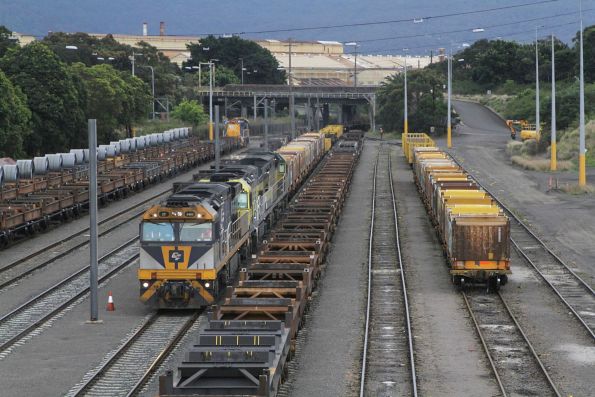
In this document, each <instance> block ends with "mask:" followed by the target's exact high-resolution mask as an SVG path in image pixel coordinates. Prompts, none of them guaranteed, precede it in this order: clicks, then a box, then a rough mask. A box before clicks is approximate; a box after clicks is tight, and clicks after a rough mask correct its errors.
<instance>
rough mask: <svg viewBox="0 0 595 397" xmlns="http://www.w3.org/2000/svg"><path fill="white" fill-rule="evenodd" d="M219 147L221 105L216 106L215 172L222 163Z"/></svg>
mask: <svg viewBox="0 0 595 397" xmlns="http://www.w3.org/2000/svg"><path fill="white" fill-rule="evenodd" d="M220 152H221V150H220V147H219V105H217V106H215V172H219V167H220V164H221V159H220V156H221V153H220Z"/></svg>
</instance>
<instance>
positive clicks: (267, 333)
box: [159, 141, 361, 397]
mask: <svg viewBox="0 0 595 397" xmlns="http://www.w3.org/2000/svg"><path fill="white" fill-rule="evenodd" d="M339 143H341V141H339ZM360 144H361V141H356V142H352V143H351V144H345V145H341V150H340V151H337V149H338V147H337V145H335V146H334V147H333V148H332V152H331V153H330V154H329V155H328V156H326V157H325V158H324V159H323V160H322V161H321V165H320V166H318V167H317V168H316V170H315V171H314V172H313V176H312V177H311V178H309V179H308V181H307V182H305V183H304V184H303V185H302V189H301V190H300V191H299V192H298V193H297V194H296V195H294V196H293V197H292V199H291V203H290V204H289V205H288V206H287V208H286V210H284V211H283V213H282V214H281V216H280V219H279V220H278V222H276V224H275V225H274V227H273V229H272V230H271V231H270V232H269V233H268V234H267V235H266V238H265V240H264V241H263V243H262V245H260V246H259V248H258V251H257V252H256V253H255V255H252V257H251V259H250V261H249V263H246V264H245V265H243V266H242V269H241V271H240V273H239V281H238V282H237V283H235V285H234V286H233V287H228V288H227V290H226V292H225V296H224V297H223V298H222V299H221V300H220V301H219V302H218V305H217V306H215V307H213V310H212V312H211V314H210V315H209V317H208V319H207V321H206V324H204V326H202V327H201V329H200V330H199V331H198V335H197V337H196V340H195V343H194V344H193V345H192V346H191V347H189V350H187V351H186V352H185V354H184V359H183V361H182V362H181V363H179V364H178V365H177V368H175V369H173V370H168V371H167V372H166V374H165V375H164V376H161V377H160V379H159V395H160V396H190V395H192V396H236V397H237V396H246V397H247V396H254V397H266V396H268V397H271V396H276V395H278V391H279V387H280V385H281V384H282V383H283V382H284V381H286V380H287V376H288V367H289V361H290V360H291V359H292V356H293V353H294V352H295V345H296V339H297V336H298V333H299V330H300V328H301V327H302V325H303V321H304V314H305V311H306V310H307V307H308V304H309V302H310V300H311V295H312V292H313V289H314V288H315V286H316V280H317V278H318V277H319V276H320V274H321V272H322V269H323V265H324V263H325V259H326V255H327V254H328V252H329V247H330V245H331V241H332V235H333V232H334V230H335V225H336V224H337V222H338V218H339V216H340V214H341V210H342V208H343V203H344V201H345V199H346V197H347V192H348V188H349V181H350V180H351V176H352V175H353V171H354V169H355V165H356V163H357V159H358V157H359V148H360V146H361V145H360ZM349 149H351V150H349Z"/></svg>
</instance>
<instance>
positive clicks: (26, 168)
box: [17, 160, 34, 179]
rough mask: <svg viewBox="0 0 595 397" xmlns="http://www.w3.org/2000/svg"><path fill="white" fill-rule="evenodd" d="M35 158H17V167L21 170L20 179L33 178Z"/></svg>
mask: <svg viewBox="0 0 595 397" xmlns="http://www.w3.org/2000/svg"><path fill="white" fill-rule="evenodd" d="M33 168H34V165H33V160H17V169H18V170H19V175H18V177H19V179H32V178H33Z"/></svg>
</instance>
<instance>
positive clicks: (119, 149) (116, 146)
mask: <svg viewBox="0 0 595 397" xmlns="http://www.w3.org/2000/svg"><path fill="white" fill-rule="evenodd" d="M109 144H110V146H113V147H114V151H115V152H116V156H119V155H120V153H122V146H121V145H120V142H119V141H118V142H110V143H109Z"/></svg>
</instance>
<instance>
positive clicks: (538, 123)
mask: <svg viewBox="0 0 595 397" xmlns="http://www.w3.org/2000/svg"><path fill="white" fill-rule="evenodd" d="M537 29H538V27H537V26H536V27H535V137H536V138H537V139H539V133H540V130H541V120H540V119H539V40H538V39H537Z"/></svg>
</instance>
